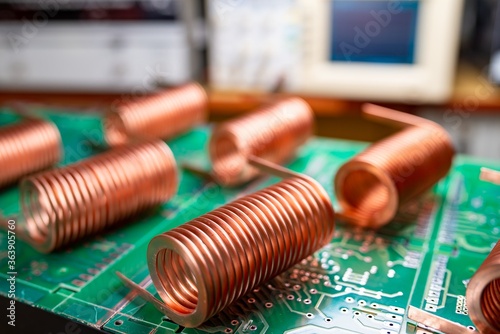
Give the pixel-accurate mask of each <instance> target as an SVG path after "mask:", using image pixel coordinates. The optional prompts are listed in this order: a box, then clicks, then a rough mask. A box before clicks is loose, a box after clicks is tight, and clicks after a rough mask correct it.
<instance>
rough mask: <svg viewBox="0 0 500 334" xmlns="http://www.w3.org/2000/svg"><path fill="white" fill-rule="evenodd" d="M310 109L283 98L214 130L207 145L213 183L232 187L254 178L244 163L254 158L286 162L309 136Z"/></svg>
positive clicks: (298, 102) (302, 101)
mask: <svg viewBox="0 0 500 334" xmlns="http://www.w3.org/2000/svg"><path fill="white" fill-rule="evenodd" d="M313 126H314V117H313V113H312V110H311V107H310V106H309V105H308V104H307V103H306V102H305V101H304V100H302V99H300V98H286V99H283V100H281V101H278V102H276V103H274V104H271V105H268V106H266V107H263V108H261V109H259V110H257V111H256V112H253V113H251V114H247V115H243V116H241V117H239V118H237V119H234V120H230V121H228V122H225V123H222V124H220V125H218V126H216V127H215V129H214V130H213V133H212V136H211V138H210V142H209V151H210V159H211V160H212V166H213V174H214V176H215V179H216V180H217V181H218V182H220V183H221V184H223V185H226V186H234V185H239V184H241V183H243V182H246V181H249V180H250V179H251V178H253V177H255V176H257V174H258V173H259V172H258V170H257V169H256V168H254V167H252V166H249V164H248V163H247V161H248V158H249V157H250V156H256V157H259V158H262V159H265V160H267V161H270V162H274V163H278V164H281V163H284V162H286V161H287V160H288V159H290V158H291V157H292V156H293V155H294V154H295V152H296V150H297V149H298V148H299V147H300V145H302V144H304V143H305V142H306V141H307V139H308V138H309V137H310V136H311V135H312V133H313Z"/></svg>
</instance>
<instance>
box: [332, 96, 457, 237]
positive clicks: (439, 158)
mask: <svg viewBox="0 0 500 334" xmlns="http://www.w3.org/2000/svg"><path fill="white" fill-rule="evenodd" d="M364 113H365V114H367V115H368V116H371V117H374V118H378V119H382V120H383V121H389V122H395V123H398V124H406V125H410V126H408V127H406V128H404V129H403V130H401V131H399V132H398V133H396V134H394V135H392V136H390V137H388V138H386V139H383V140H381V141H379V142H376V143H374V144H372V145H371V146H370V147H368V148H367V149H366V150H364V151H363V152H361V153H359V154H358V155H356V156H355V157H354V158H352V159H351V160H349V161H348V162H346V163H345V164H344V165H342V166H341V168H340V169H339V170H338V172H337V174H336V175H335V182H334V183H335V193H336V196H337V199H338V201H339V203H340V205H341V207H342V209H343V213H342V215H343V216H344V217H345V218H347V220H348V221H349V222H351V223H353V224H355V225H358V226H362V227H368V228H379V227H381V226H383V225H385V224H387V223H388V222H389V221H390V220H391V219H392V218H394V216H395V215H396V212H397V209H398V207H399V206H400V205H401V204H402V203H404V202H406V201H407V200H408V199H410V198H412V197H414V196H417V195H420V194H422V193H423V192H425V191H426V190H428V189H430V188H431V187H432V186H433V185H434V184H435V183H436V182H437V181H439V179H441V178H442V177H444V176H445V175H446V174H447V173H448V171H449V169H450V167H451V163H452V159H453V155H454V149H453V145H452V142H451V140H450V137H449V136H448V134H447V133H446V131H445V130H444V129H443V128H442V127H441V126H439V125H438V124H436V123H433V122H431V121H428V120H425V119H422V118H419V117H417V116H412V115H407V114H404V113H400V112H397V111H394V110H389V109H386V108H382V107H378V106H374V105H365V106H364Z"/></svg>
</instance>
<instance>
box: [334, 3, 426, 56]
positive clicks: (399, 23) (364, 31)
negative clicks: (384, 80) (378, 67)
mask: <svg viewBox="0 0 500 334" xmlns="http://www.w3.org/2000/svg"><path fill="white" fill-rule="evenodd" d="M418 7H419V1H417V0H404V1H394V0H383V1H382V0H332V2H331V8H330V10H331V30H332V31H331V47H330V60H332V61H352V62H370V63H394V64H413V63H414V62H415V43H416V31H417V16H418Z"/></svg>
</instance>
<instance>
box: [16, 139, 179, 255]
mask: <svg viewBox="0 0 500 334" xmlns="http://www.w3.org/2000/svg"><path fill="white" fill-rule="evenodd" d="M177 185H178V177H177V169H176V163H175V159H174V156H173V154H172V152H171V150H170V148H169V147H168V146H167V144H165V143H164V142H162V141H154V142H147V143H140V144H134V145H130V146H123V147H120V148H117V149H114V150H111V151H108V152H105V153H102V154H100V155H96V156H94V157H91V158H89V159H86V160H83V161H80V162H78V163H76V164H73V165H69V166H66V167H64V168H60V169H55V170H51V171H47V172H43V173H40V174H37V175H33V176H30V177H28V178H25V179H23V181H22V182H21V186H20V190H21V205H22V209H23V214H24V218H25V220H26V221H25V222H24V226H23V229H24V230H25V231H26V233H27V239H28V241H29V242H30V243H31V244H32V245H33V247H35V248H36V249H38V250H39V251H42V252H51V251H53V250H55V249H58V248H61V247H63V246H66V245H71V244H72V243H73V242H75V241H78V240H80V239H82V238H84V237H86V236H89V235H92V234H95V233H97V232H100V231H102V230H104V229H105V228H108V227H109V226H111V225H114V224H116V223H117V222H120V221H122V220H124V219H125V218H128V217H130V216H133V215H135V214H137V213H139V212H142V211H144V210H146V209H148V208H152V207H154V206H156V205H158V204H161V203H163V202H165V201H167V200H168V199H170V198H171V197H172V196H173V195H174V194H175V193H176V191H177Z"/></svg>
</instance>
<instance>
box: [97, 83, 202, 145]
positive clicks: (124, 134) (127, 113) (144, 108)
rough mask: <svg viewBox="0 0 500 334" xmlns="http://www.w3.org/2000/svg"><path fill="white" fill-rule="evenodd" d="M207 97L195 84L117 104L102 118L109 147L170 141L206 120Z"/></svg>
mask: <svg viewBox="0 0 500 334" xmlns="http://www.w3.org/2000/svg"><path fill="white" fill-rule="evenodd" d="M207 105H208V98H207V94H206V93H205V90H204V89H203V87H201V86H200V85H198V84H196V83H190V84H186V85H183V86H180V87H176V88H172V89H168V90H164V91H162V92H159V93H156V94H153V95H151V96H147V97H143V98H140V99H137V100H134V101H131V102H127V103H121V104H119V105H118V106H117V107H115V108H112V110H110V111H109V112H108V113H107V114H106V116H105V118H104V129H105V138H106V141H107V143H108V144H109V145H110V146H116V145H122V144H124V143H127V142H130V141H132V140H135V139H171V138H173V137H175V136H178V135H180V134H182V133H184V132H186V131H188V130H189V129H191V128H193V127H194V126H196V125H198V124H200V123H202V122H203V121H204V120H205V119H206V114H207Z"/></svg>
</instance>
